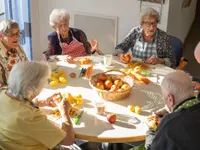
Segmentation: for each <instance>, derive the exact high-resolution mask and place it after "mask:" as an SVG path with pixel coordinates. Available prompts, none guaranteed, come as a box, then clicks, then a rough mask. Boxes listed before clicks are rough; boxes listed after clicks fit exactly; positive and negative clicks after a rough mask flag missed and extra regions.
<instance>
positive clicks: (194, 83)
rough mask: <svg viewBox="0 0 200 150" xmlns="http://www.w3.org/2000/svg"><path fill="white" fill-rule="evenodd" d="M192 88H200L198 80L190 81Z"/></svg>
mask: <svg viewBox="0 0 200 150" xmlns="http://www.w3.org/2000/svg"><path fill="white" fill-rule="evenodd" d="M192 84H193V88H194V90H200V83H199V82H192Z"/></svg>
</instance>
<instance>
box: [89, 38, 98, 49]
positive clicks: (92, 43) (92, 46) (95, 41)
mask: <svg viewBox="0 0 200 150" xmlns="http://www.w3.org/2000/svg"><path fill="white" fill-rule="evenodd" d="M90 45H91V49H92V51H97V50H98V49H99V48H98V41H97V40H90Z"/></svg>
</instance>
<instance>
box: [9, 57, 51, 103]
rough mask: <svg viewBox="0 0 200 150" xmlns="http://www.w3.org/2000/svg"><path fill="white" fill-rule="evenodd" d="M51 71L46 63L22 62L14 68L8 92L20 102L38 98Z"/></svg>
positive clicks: (10, 76)
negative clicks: (39, 91)
mask: <svg viewBox="0 0 200 150" xmlns="http://www.w3.org/2000/svg"><path fill="white" fill-rule="evenodd" d="M50 74H51V69H50V66H49V65H48V64H47V63H46V62H36V61H32V62H20V63H18V64H15V65H14V67H13V68H12V70H11V72H10V75H9V79H8V90H9V91H10V92H11V94H12V95H13V96H15V97H17V98H19V99H20V100H23V99H25V98H27V99H30V98H34V97H36V96H37V95H38V94H39V93H38V90H41V89H42V88H43V87H44V85H45V83H46V82H47V80H48V78H49V77H50Z"/></svg>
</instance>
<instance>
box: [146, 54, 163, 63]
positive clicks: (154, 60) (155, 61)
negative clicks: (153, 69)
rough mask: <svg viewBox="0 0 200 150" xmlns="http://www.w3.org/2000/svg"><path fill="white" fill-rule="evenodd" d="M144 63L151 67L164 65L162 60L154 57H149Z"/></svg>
mask: <svg viewBox="0 0 200 150" xmlns="http://www.w3.org/2000/svg"><path fill="white" fill-rule="evenodd" d="M145 63H147V64H151V65H156V64H165V61H164V59H162V58H157V57H156V56H151V57H149V58H147V59H146V60H145Z"/></svg>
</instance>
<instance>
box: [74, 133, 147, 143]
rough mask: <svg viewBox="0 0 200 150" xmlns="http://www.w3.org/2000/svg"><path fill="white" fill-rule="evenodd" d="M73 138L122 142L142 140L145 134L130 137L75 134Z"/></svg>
mask: <svg viewBox="0 0 200 150" xmlns="http://www.w3.org/2000/svg"><path fill="white" fill-rule="evenodd" d="M75 138H77V139H80V140H87V141H92V142H109V143H124V142H138V141H144V140H145V138H146V136H145V135H141V136H131V137H98V136H88V135H82V134H76V135H75Z"/></svg>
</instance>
